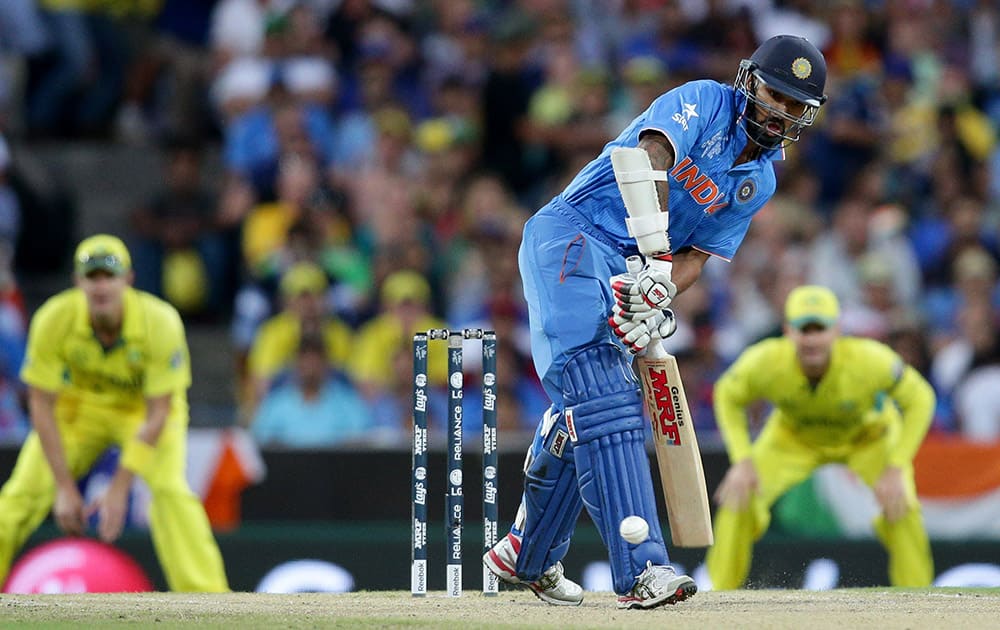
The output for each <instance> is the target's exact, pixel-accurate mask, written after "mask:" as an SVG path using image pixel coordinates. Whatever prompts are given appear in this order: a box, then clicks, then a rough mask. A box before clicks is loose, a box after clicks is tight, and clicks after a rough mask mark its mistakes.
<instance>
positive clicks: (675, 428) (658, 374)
mask: <svg viewBox="0 0 1000 630" xmlns="http://www.w3.org/2000/svg"><path fill="white" fill-rule="evenodd" d="M646 376H647V378H648V379H649V385H650V387H649V388H648V389H647V396H649V397H650V399H651V402H652V404H651V405H649V409H650V410H651V413H653V414H654V415H655V416H656V417H654V418H651V419H650V420H651V421H652V423H653V429H654V430H655V431H656V432H657V433H658V434H659V435H662V436H663V437H664V438H665V439H666V440H667V442H668V443H669V444H671V445H673V446H680V445H681V434H680V427H681V426H683V425H684V419H685V418H684V406H683V405H682V404H681V400H680V397H681V392H680V389H679V388H678V387H677V386H676V385H674V384H673V383H671V382H670V378H669V376H668V375H667V372H666V370H663V369H657V368H655V367H652V366H650V367H649V369H648V370H647V371H646Z"/></svg>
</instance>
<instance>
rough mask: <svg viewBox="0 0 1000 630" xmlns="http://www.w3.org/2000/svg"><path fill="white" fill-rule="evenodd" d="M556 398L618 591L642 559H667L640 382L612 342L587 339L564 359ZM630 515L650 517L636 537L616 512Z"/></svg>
mask: <svg viewBox="0 0 1000 630" xmlns="http://www.w3.org/2000/svg"><path fill="white" fill-rule="evenodd" d="M563 400H564V401H565V402H566V412H565V414H564V415H566V416H567V418H566V419H565V421H566V423H567V427H568V429H569V433H570V436H571V438H573V439H574V440H575V442H574V450H573V452H574V459H575V460H576V471H577V481H578V483H579V487H580V495H581V496H582V498H583V504H584V505H585V506H586V508H587V512H589V513H590V518H591V519H592V520H593V521H594V523H595V524H596V525H597V528H598V530H599V531H600V532H601V538H602V539H603V540H604V544H605V545H606V546H607V548H608V554H609V558H610V560H611V575H612V578H613V579H614V588H615V591H616V592H617V593H618V594H624V593H627V592H628V591H629V590H631V588H632V586H633V585H634V584H635V578H636V576H638V575H639V574H640V573H641V572H642V571H643V570H644V569H645V568H646V562H647V561H651V562H652V563H653V564H667V563H668V562H669V560H668V557H667V548H666V546H665V545H664V542H663V533H662V531H661V530H660V521H659V518H658V516H657V513H656V499H655V497H654V495H653V480H652V476H651V475H650V472H649V458H648V457H647V456H646V446H645V421H644V420H643V416H642V394H641V393H640V390H639V382H638V380H637V379H636V377H635V374H634V373H633V372H632V367H631V365H629V362H628V360H627V359H626V357H625V354H624V353H623V352H622V351H621V350H620V349H619V348H618V347H617V346H614V345H611V344H601V345H596V346H588V347H586V348H584V349H583V350H580V351H579V352H577V353H576V354H575V355H573V356H572V357H571V358H570V359H569V361H567V363H566V367H565V368H564V370H563ZM632 515H635V516H641V517H642V518H644V519H645V520H646V522H647V523H649V538H648V539H647V540H646V541H645V542H642V543H640V544H638V545H633V544H630V543H628V542H625V540H624V539H623V538H622V537H621V536H620V535H619V533H618V525H619V524H620V523H621V521H622V519H624V518H625V517H626V516H632Z"/></svg>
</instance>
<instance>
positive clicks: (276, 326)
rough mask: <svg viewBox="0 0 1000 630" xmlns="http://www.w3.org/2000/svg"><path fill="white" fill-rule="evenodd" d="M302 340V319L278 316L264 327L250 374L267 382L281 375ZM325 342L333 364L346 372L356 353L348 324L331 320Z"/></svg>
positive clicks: (252, 351)
mask: <svg viewBox="0 0 1000 630" xmlns="http://www.w3.org/2000/svg"><path fill="white" fill-rule="evenodd" d="M301 336H302V326H301V325H300V322H299V319H298V318H297V317H296V316H295V315H293V314H291V313H278V314H277V315H275V316H274V317H272V318H270V319H268V320H267V321H266V322H264V323H263V324H261V327H260V330H259V331H258V332H257V336H256V337H255V338H254V342H253V346H252V347H251V348H250V358H249V366H250V373H251V374H253V375H254V376H260V377H263V378H270V377H272V376H274V375H275V374H277V373H278V372H279V371H280V370H281V369H282V368H284V367H286V366H288V364H289V363H290V362H291V361H292V359H293V358H294V357H295V353H296V351H297V350H298V348H299V340H300V338H301ZM323 339H324V341H325V344H326V355H327V358H328V359H329V360H330V363H331V364H333V365H334V366H335V367H337V368H340V369H346V367H347V362H348V361H349V360H350V357H351V351H352V349H351V341H352V333H351V329H350V328H349V327H348V326H347V324H345V323H344V322H342V321H340V320H339V319H336V318H333V317H331V318H329V319H327V320H326V322H324V324H323Z"/></svg>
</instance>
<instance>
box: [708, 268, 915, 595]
mask: <svg viewBox="0 0 1000 630" xmlns="http://www.w3.org/2000/svg"><path fill="white" fill-rule="evenodd" d="M838 313H839V307H838V304H837V298H836V297H835V296H834V294H833V293H832V292H831V291H830V290H829V289H826V288H823V287H818V286H805V287H799V288H797V289H795V290H794V291H792V293H791V294H790V295H789V297H788V301H787V303H786V306H785V336H784V337H781V338H779V339H767V340H764V341H761V342H759V343H757V344H755V345H753V346H751V347H750V348H748V349H747V350H746V351H744V353H743V354H742V355H741V356H740V357H739V358H738V359H737V360H736V362H735V363H734V364H733V365H732V366H731V367H730V368H729V369H728V370H727V371H726V373H725V374H723V375H722V377H721V378H720V379H719V381H718V382H717V383H716V386H715V415H716V418H717V420H718V423H719V429H720V431H721V432H722V436H723V439H724V440H725V443H726V449H727V451H728V452H729V459H730V461H731V462H732V466H731V468H730V469H729V471H728V472H727V473H726V476H725V478H724V479H723V481H722V483H721V484H720V485H719V489H718V491H717V492H716V500H717V502H718V503H719V509H718V510H717V511H716V513H715V545H714V546H713V547H711V548H710V549H709V551H708V556H707V558H706V565H707V568H708V573H709V576H710V577H711V579H712V586H713V587H714V588H716V589H720V590H721V589H734V588H740V587H741V586H742V585H743V583H744V581H745V580H746V577H747V574H748V572H749V570H750V561H751V556H752V551H753V544H754V541H756V540H757V539H759V538H760V537H761V536H763V535H764V533H765V532H766V531H767V528H768V525H769V524H770V509H771V506H772V505H773V504H774V502H775V501H776V500H777V499H778V498H779V497H781V496H782V495H783V494H785V492H787V491H788V490H789V489H790V488H791V487H792V486H794V485H796V484H798V483H799V482H801V481H803V480H804V479H806V478H807V477H809V475H810V474H812V472H813V470H815V469H816V468H817V467H818V466H820V465H822V464H827V463H835V462H836V463H843V464H845V465H847V466H848V467H849V468H850V469H851V470H853V471H854V472H855V473H856V474H857V475H858V476H859V477H860V478H861V479H862V480H863V481H864V482H865V483H866V484H867V485H868V486H870V487H872V488H873V490H874V491H875V496H876V498H877V499H878V502H879V505H880V507H881V514H880V515H879V516H878V517H877V518H876V519H875V523H874V526H875V533H876V535H877V536H878V539H879V541H880V542H881V543H882V544H883V546H885V548H886V550H887V551H888V552H889V580H890V582H891V583H892V584H893V585H894V586H929V585H930V584H931V581H932V580H933V578H934V570H933V565H932V560H931V550H930V544H929V542H928V540H927V533H926V531H925V530H924V525H923V520H922V518H921V515H920V505H919V504H918V502H917V493H916V487H915V485H914V482H913V464H912V462H913V457H914V455H915V454H916V452H917V448H918V447H919V446H920V442H921V441H922V440H923V438H924V435H925V434H926V433H927V428H928V427H929V426H930V422H931V417H932V412H933V408H934V391H933V389H931V386H930V385H929V384H928V383H927V381H926V380H924V378H923V377H922V376H920V374H919V373H918V372H917V371H916V370H915V369H913V368H912V367H911V366H908V365H905V364H904V363H903V361H902V359H900V357H899V356H898V355H897V354H896V353H895V352H893V351H892V350H891V349H890V348H888V347H886V346H885V345H883V344H881V343H879V342H877V341H874V340H871V339H860V338H853V337H841V336H840V335H839V329H838V326H837V318H838ZM756 400H766V401H769V402H770V403H772V404H773V405H774V406H775V409H774V411H773V412H772V413H771V415H770V416H769V417H768V418H767V421H766V423H765V425H764V428H763V429H762V430H761V433H760V436H759V437H758V438H757V440H756V441H755V442H754V443H753V445H752V446H751V444H750V437H749V431H748V428H747V414H746V409H745V408H746V406H747V405H748V404H750V403H751V402H753V401H756Z"/></svg>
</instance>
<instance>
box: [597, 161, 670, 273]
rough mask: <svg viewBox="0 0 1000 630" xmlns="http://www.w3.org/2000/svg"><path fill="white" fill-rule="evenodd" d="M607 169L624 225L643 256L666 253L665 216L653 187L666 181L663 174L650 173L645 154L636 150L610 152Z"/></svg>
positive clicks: (652, 171) (667, 237) (666, 218)
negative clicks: (612, 177) (625, 214)
mask: <svg viewBox="0 0 1000 630" xmlns="http://www.w3.org/2000/svg"><path fill="white" fill-rule="evenodd" d="M611 167H612V168H613V169H614V172H615V181H616V182H618V190H619V191H621V195H622V201H624V202H625V211H626V212H628V217H627V218H626V219H625V225H626V226H627V227H628V233H629V236H631V237H633V238H635V242H636V245H638V247H639V253H641V254H642V255H644V256H652V255H656V254H661V255H662V254H669V253H670V236H669V235H668V234H667V228H668V227H669V220H668V215H667V213H666V212H663V211H661V208H660V198H659V196H658V195H657V194H656V183H655V182H665V181H667V172H666V171H654V170H653V166H652V164H650V162H649V154H648V153H646V150H645V149H641V148H639V147H617V148H615V149H613V150H612V151H611Z"/></svg>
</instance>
